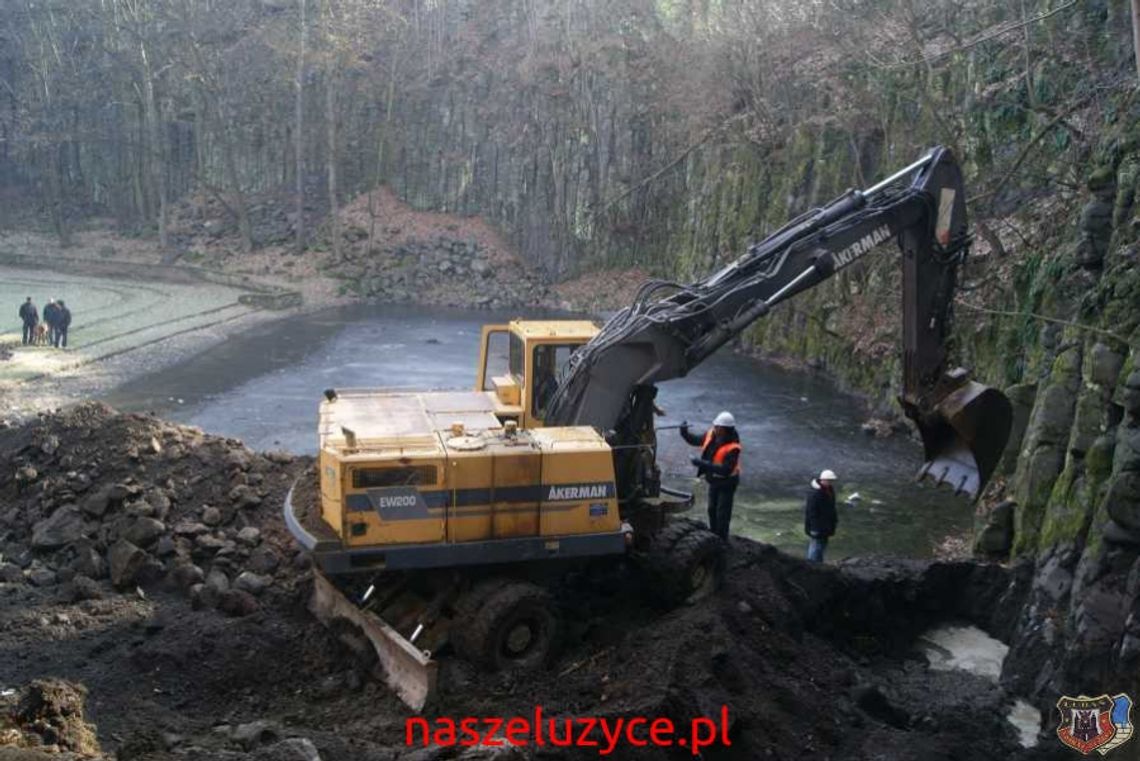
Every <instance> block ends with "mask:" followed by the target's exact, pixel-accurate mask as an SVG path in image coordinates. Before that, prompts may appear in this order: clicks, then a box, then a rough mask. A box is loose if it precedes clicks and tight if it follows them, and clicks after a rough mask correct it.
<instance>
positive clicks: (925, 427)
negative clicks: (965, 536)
mask: <svg viewBox="0 0 1140 761" xmlns="http://www.w3.org/2000/svg"><path fill="white" fill-rule="evenodd" d="M908 414H909V415H910V417H911V419H913V420H914V422H915V424H916V425H917V426H918V431H919V433H920V434H921V435H922V445H923V448H924V449H925V450H926V463H925V464H924V465H923V466H922V469H921V470H920V471H919V472H918V476H917V478H918V480H920V481H921V480H923V479H925V478H930V479H932V480H933V481H934V482H935V484H941V483H947V484H950V486H951V487H953V489H954V492H955V493H956V494H967V495H969V496H970V498H972V499H977V497H978V495H979V494H981V492H982V489H984V488H985V486H986V484H987V483H988V482H989V480H990V477H991V476H992V475H993V473H994V470H995V469H996V468H997V464H998V461H999V460H1000V459H1001V455H1002V452H1003V451H1004V450H1005V445H1006V441H1007V440H1008V439H1009V430H1010V427H1011V426H1012V424H1013V405H1011V404H1010V401H1009V399H1007V398H1006V396H1005V394H1003V393H1002V392H1000V391H998V390H997V389H994V388H990V387H989V386H984V385H982V384H981V383H977V382H976V381H969V382H967V383H965V384H963V385H962V386H960V387H958V388H957V389H955V390H953V391H951V392H950V393H949V394H947V395H946V396H944V397H943V398H942V400H941V401H939V402H938V403H937V404H936V405H935V406H934V407H933V409H930V410H927V411H919V410H916V409H913V408H912V409H910V410H908Z"/></svg>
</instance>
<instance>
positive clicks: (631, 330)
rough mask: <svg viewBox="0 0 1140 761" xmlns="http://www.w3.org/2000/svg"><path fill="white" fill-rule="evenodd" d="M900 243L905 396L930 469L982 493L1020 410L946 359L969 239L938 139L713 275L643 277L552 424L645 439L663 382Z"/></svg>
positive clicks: (561, 396)
mask: <svg viewBox="0 0 1140 761" xmlns="http://www.w3.org/2000/svg"><path fill="white" fill-rule="evenodd" d="M908 178H909V179H910V182H909V184H905V180H907V179H908ZM892 239H893V240H896V241H897V243H898V245H899V247H900V249H901V251H902V267H903V320H904V324H903V343H904V346H903V358H904V359H903V365H904V370H903V375H904V377H903V392H902V398H901V399H900V401H901V403H902V405H903V409H904V411H905V412H906V414H907V415H908V416H909V417H910V418H911V419H912V420H914V421H915V423H916V425H917V427H918V429H919V431H920V433H921V434H922V437H923V442H924V445H925V449H926V459H927V462H926V465H925V466H924V467H923V469H922V471H920V476H927V475H929V476H931V477H933V478H934V479H935V480H936V481H938V482H942V481H946V482H949V483H950V484H951V485H952V486H953V487H954V488H955V489H956V490H958V491H962V492H965V493H967V494H969V495H970V496H977V494H978V493H979V492H980V490H981V489H982V487H984V485H985V483H986V481H987V480H988V479H989V477H990V475H992V473H993V469H994V467H995V466H996V464H997V460H998V459H999V458H1000V456H1001V452H1002V450H1003V449H1004V447H1005V442H1006V438H1007V437H1008V432H1009V426H1010V422H1011V420H1012V412H1011V408H1010V405H1009V402H1008V400H1007V399H1006V398H1005V397H1004V396H1003V395H1002V394H1001V393H1000V392H998V391H995V390H993V389H989V388H986V387H984V386H982V385H981V384H978V383H975V382H972V381H970V380H969V378H968V373H966V371H964V370H961V369H960V368H954V369H949V368H948V367H947V354H948V346H947V343H948V338H949V335H950V319H951V311H952V310H951V306H952V303H953V297H954V291H955V287H956V277H957V270H958V267H959V265H960V264H961V262H962V260H963V259H964V257H965V255H966V251H967V249H968V245H969V233H968V227H967V220H966V197H965V191H964V189H963V186H962V177H961V171H960V170H959V168H958V165H957V163H956V162H955V161H954V158H953V156H952V155H951V153H950V152H949V151H948V150H947V149H945V148H941V147H939V148H934V149H932V150H931V151H930V152H928V153H927V154H926V155H925V156H923V158H921V159H920V160H918V161H916V162H915V163H913V164H911V165H910V166H908V167H906V168H904V169H903V170H901V171H899V172H897V173H896V174H894V175H892V176H891V177H888V178H887V179H886V180H884V181H882V182H880V183H878V184H877V185H875V186H874V187H872V188H869V189H867V190H864V191H859V190H850V191H848V192H847V193H845V194H843V195H842V196H840V197H839V198H837V199H835V200H834V201H832V202H831V203H829V204H827V205H826V206H823V207H821V208H818V209H814V210H812V211H810V212H808V213H806V214H804V215H802V216H800V217H798V218H796V219H794V220H792V221H791V222H789V223H788V224H787V225H785V226H784V227H783V228H781V229H779V230H777V231H776V232H775V233H773V234H772V235H770V236H768V237H767V238H766V239H764V240H763V241H760V242H759V243H756V244H755V245H753V246H751V247H750V248H749V249H748V251H747V253H746V254H745V255H744V256H742V257H741V258H739V259H737V260H736V261H734V262H732V263H731V264H729V265H728V266H726V267H724V268H723V269H721V270H720V271H718V272H716V273H715V274H713V275H712V276H710V277H708V278H706V279H704V280H701V281H698V282H695V283H692V284H690V285H680V284H677V283H669V282H663V281H650V282H648V283H646V284H645V285H644V286H642V288H641V289H640V291H639V292H638V294H637V297H636V298H635V300H634V303H633V304H632V305H631V306H629V307H627V308H625V309H623V310H622V311H620V312H618V313H617V314H616V315H614V317H613V318H611V319H610V320H609V322H607V323H606V325H605V326H604V327H603V329H602V330H601V332H600V333H599V334H598V335H597V336H596V337H595V338H594V339H593V340H592V341H590V342H589V343H588V344H586V345H585V346H583V347H582V348H581V349H579V350H578V351H577V352H575V354H574V355H573V357H572V358H571V360H570V362H569V364H568V366H567V368H566V370H565V371H564V374H563V377H562V378H561V380H560V383H559V387H558V390H557V391H556V392H555V394H554V396H553V398H552V400H551V402H550V405H549V408H548V413H547V419H546V424H547V425H593V426H595V427H596V428H598V429H600V430H603V431H613V432H614V433H613V434H612V436H611V438H612V439H613V440H614V443H615V444H617V445H629V444H637V443H640V444H644V443H646V441H647V439H649V438H650V437H651V433H650V432H649V430H648V429H651V428H652V417H651V410H652V404H647V403H646V398H650V399H651V397H652V394H653V393H654V392H653V391H652V389H653V387H654V386H655V384H657V383H660V382H662V381H665V380H669V379H672V378H677V377H682V376H684V375H686V374H687V373H688V372H689V371H690V370H692V369H693V368H694V367H696V366H697V365H699V364H700V363H701V362H703V361H704V360H705V359H706V358H707V357H709V356H710V355H711V354H713V353H714V352H715V351H716V350H717V349H719V348H720V347H721V346H723V345H724V344H725V343H727V342H728V341H730V340H732V339H733V338H734V337H736V336H737V335H739V334H740V333H741V332H742V331H743V330H745V329H746V328H747V327H748V326H749V325H751V324H752V323H753V322H754V321H755V320H757V319H759V318H760V317H763V316H764V315H766V314H767V313H768V312H769V311H770V310H771V309H772V308H773V307H774V306H776V305H777V304H779V303H780V302H782V301H786V300H788V299H790V298H792V297H794V296H795V295H797V294H799V293H802V292H803V291H806V290H808V289H810V288H813V287H814V286H816V285H818V284H819V283H821V282H823V281H824V280H827V279H828V278H830V277H831V276H832V275H834V274H835V273H836V272H838V271H839V270H841V269H843V268H844V267H848V266H850V265H851V264H853V263H854V262H855V261H857V260H859V259H861V258H862V257H864V256H866V255H867V254H868V253H869V252H871V251H872V250H873V249H875V248H877V247H878V246H879V244H881V243H884V242H886V241H888V240H892ZM619 470H620V468H619ZM654 490H655V489H654V487H653V486H649V487H648V488H646V487H644V485H642V486H641V487H638V486H636V485H635V486H632V487H631V488H627V489H626V490H625V491H626V495H627V496H631V495H633V494H635V493H637V494H641V495H647V494H651V493H652V492H653V491H654Z"/></svg>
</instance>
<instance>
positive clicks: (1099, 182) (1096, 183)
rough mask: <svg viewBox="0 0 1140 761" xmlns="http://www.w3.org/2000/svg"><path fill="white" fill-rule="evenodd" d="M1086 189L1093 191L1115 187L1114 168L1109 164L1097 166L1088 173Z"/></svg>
mask: <svg viewBox="0 0 1140 761" xmlns="http://www.w3.org/2000/svg"><path fill="white" fill-rule="evenodd" d="M1087 185H1088V189H1089V190H1091V191H1093V192H1094V193H1095V192H1096V191H1098V190H1106V189H1108V188H1115V187H1116V170H1115V169H1113V168H1112V167H1110V166H1099V167H1097V168H1096V169H1094V170H1092V172H1090V173H1089V178H1088V181H1087Z"/></svg>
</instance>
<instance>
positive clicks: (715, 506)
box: [681, 412, 741, 541]
mask: <svg viewBox="0 0 1140 761" xmlns="http://www.w3.org/2000/svg"><path fill="white" fill-rule="evenodd" d="M681 438H683V439H684V440H685V442H686V443H688V444H689V445H690V446H694V447H700V448H701V455H700V457H694V458H692V459H691V460H690V462H692V463H693V465H695V466H697V475H698V476H703V477H704V479H705V480H706V481H708V484H709V531H712V532H713V533H714V534H716V535H717V536H719V537H720V538H721V539H724V540H725V541H727V540H728V525H729V523H730V522H731V521H732V500H733V498H734V497H735V496H736V487H737V486H739V485H740V450H741V446H740V436H739V435H738V434H737V433H736V420H735V418H733V417H732V413H730V412H722V413H720V414H719V415H717V416H716V419H715V420H713V424H712V428H710V429H709V430H708V431H707V432H706V433H705V435H704V436H703V437H702V436H697V435H696V434H694V433H690V432H689V424H688V423H681Z"/></svg>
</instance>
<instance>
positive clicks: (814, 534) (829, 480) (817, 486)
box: [804, 470, 839, 563]
mask: <svg viewBox="0 0 1140 761" xmlns="http://www.w3.org/2000/svg"><path fill="white" fill-rule="evenodd" d="M838 525H839V515H838V514H837V513H836V512H835V472H834V471H831V470H825V471H823V472H822V473H820V474H819V478H813V479H812V482H811V489H809V490H808V494H807V501H806V502H805V503H804V533H805V534H807V535H808V539H809V541H808V549H807V559H808V560H810V561H811V562H813V563H822V562H823V552H824V550H826V549H827V541H828V540H829V539H830V538H831V537H832V536H834V535H835V529H836V527H837V526H838Z"/></svg>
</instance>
